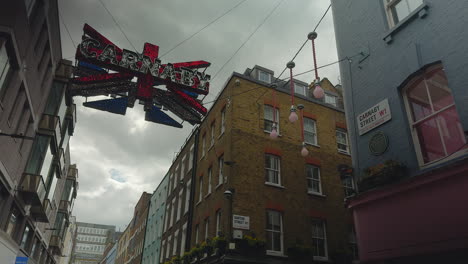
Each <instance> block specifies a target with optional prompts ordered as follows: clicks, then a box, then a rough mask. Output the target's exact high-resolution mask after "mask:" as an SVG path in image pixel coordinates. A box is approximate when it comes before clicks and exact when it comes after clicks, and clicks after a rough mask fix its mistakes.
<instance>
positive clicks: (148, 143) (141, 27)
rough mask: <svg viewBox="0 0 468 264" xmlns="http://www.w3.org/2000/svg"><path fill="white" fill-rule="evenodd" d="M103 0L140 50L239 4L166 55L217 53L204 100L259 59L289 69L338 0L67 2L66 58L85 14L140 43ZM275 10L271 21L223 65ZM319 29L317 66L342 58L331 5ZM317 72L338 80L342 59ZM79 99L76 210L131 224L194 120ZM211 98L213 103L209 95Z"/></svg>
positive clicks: (178, 37)
mask: <svg viewBox="0 0 468 264" xmlns="http://www.w3.org/2000/svg"><path fill="white" fill-rule="evenodd" d="M101 1H102V3H103V4H104V5H105V6H106V7H107V9H108V10H109V11H110V13H111V14H112V15H113V16H114V18H115V21H117V23H118V24H119V26H120V27H121V28H122V29H123V31H124V32H125V34H126V35H127V36H128V38H129V40H130V42H131V44H133V45H134V46H135V47H136V49H137V50H139V51H141V50H142V48H143V44H144V43H145V42H150V43H153V44H156V45H158V46H159V47H160V54H161V55H162V54H165V53H166V52H167V51H169V50H170V49H171V48H173V47H174V46H176V45H177V44H179V43H180V42H182V41H183V40H185V39H187V38H188V37H190V36H191V35H192V34H193V33H195V32H197V31H198V30H200V29H201V28H203V27H205V26H206V25H208V24H210V23H211V22H212V21H213V20H215V19H216V18H218V17H219V16H221V15H222V14H224V13H226V12H227V11H228V10H230V9H232V10H231V11H230V12H229V13H227V14H226V15H225V16H223V17H222V18H220V19H218V20H217V21H216V22H214V23H212V24H211V25H210V26H209V27H207V28H205V29H204V30H202V31H201V32H200V33H198V34H197V35H195V36H194V37H192V38H191V39H189V40H187V41H186V42H184V43H183V44H182V45H180V46H178V47H177V48H176V49H174V50H172V51H171V52H170V53H168V54H166V55H164V56H163V57H162V58H161V57H160V59H161V61H162V63H167V62H181V61H192V60H206V61H209V62H211V63H212V64H211V66H210V67H209V68H208V70H207V73H208V74H211V75H212V78H213V76H214V75H215V74H216V73H218V71H219V73H218V74H217V75H216V77H215V78H214V80H212V82H211V86H210V87H211V91H210V95H208V96H207V98H205V100H204V101H205V102H209V101H212V100H213V99H214V98H215V97H216V95H217V94H218V92H219V91H220V89H221V88H222V85H223V84H224V83H225V82H226V80H227V78H228V77H229V76H230V75H231V74H232V72H234V71H236V72H240V73H243V72H244V70H245V69H246V68H247V67H250V68H251V67H253V66H254V65H256V64H257V65H261V66H263V67H266V68H269V69H272V70H274V72H275V75H278V74H279V73H281V71H282V70H283V69H284V67H285V65H286V63H287V62H288V61H289V60H291V59H292V57H293V56H294V54H295V53H296V51H297V50H298V49H299V47H300V46H301V45H302V43H303V42H304V41H305V40H306V38H307V34H308V33H309V32H310V31H312V30H313V29H314V27H315V25H316V24H317V22H318V21H319V19H320V17H321V16H322V15H323V13H324V12H325V10H326V9H327V7H328V5H329V4H330V0H315V1H310V0H236V1H233V0H197V1H188V0H170V1H168V0H135V1H128V0H67V1H59V5H60V13H61V14H60V15H61V25H60V26H61V37H62V46H63V57H64V58H67V59H73V55H74V53H75V47H74V46H75V45H77V44H78V43H79V41H80V40H81V35H82V28H83V25H84V23H88V24H89V25H91V26H92V27H94V28H95V29H97V30H98V31H99V32H100V33H102V34H103V35H104V36H106V37H107V38H109V39H110V40H111V41H113V42H114V43H116V44H117V45H118V46H119V47H121V48H127V49H130V50H131V49H132V45H131V44H130V43H129V41H127V39H126V38H125V36H124V35H123V34H122V32H121V31H120V30H119V26H117V25H116V23H115V22H114V20H113V18H112V17H111V16H110V15H109V13H107V11H106V9H104V7H103V5H102V4H101ZM277 5H279V6H278V7H277V8H276V9H275V7H276V6H277ZM234 7H235V8H234ZM273 9H274V12H273V13H272V14H271V16H270V17H269V18H268V19H267V20H266V21H265V23H264V24H263V25H262V26H261V27H260V28H258V30H257V31H256V33H255V34H253V35H252V36H251V38H250V39H249V40H248V41H247V42H246V43H245V44H244V45H243V46H242V48H241V49H240V50H239V52H238V53H237V54H236V55H235V56H234V57H233V58H232V60H231V61H230V62H229V63H227V64H226V65H225V66H224V68H222V66H223V65H224V64H225V63H226V62H227V61H228V59H229V58H230V57H231V56H233V54H234V53H235V52H236V50H238V49H239V48H240V47H241V45H242V44H243V43H244V42H245V41H246V40H247V39H248V38H249V36H250V35H251V34H252V33H253V32H254V31H255V30H256V29H257V27H259V25H260V24H261V23H262V22H263V21H264V20H265V18H266V17H267V16H268V14H269V13H270V12H271V11H272V10H273ZM64 25H66V27H67V28H68V30H69V32H70V35H71V38H70V36H69V35H68V33H67V31H66V29H65V26H64ZM317 33H318V35H319V37H318V39H317V52H318V65H319V66H320V65H324V64H327V63H330V62H334V61H336V60H337V55H336V47H335V36H334V31H333V18H332V13H331V11H329V13H328V14H327V16H326V17H325V19H324V20H323V22H322V24H321V25H320V27H319V28H318V29H317ZM295 63H296V68H294V72H295V73H300V72H304V71H307V70H310V69H312V68H313V62H312V51H311V45H310V43H308V44H307V45H306V46H305V47H304V49H303V51H302V52H301V53H300V54H299V56H298V57H297V58H296V59H295ZM221 68H222V69H221ZM220 69H221V71H220ZM319 75H320V76H321V77H322V78H323V77H327V78H328V79H329V80H331V81H332V83H334V84H336V83H338V78H339V77H338V76H339V70H338V66H337V65H334V66H331V67H327V68H324V69H321V70H319ZM282 77H286V75H283V76H282ZM299 79H301V80H303V81H306V82H309V83H310V82H311V81H312V80H313V79H314V78H313V75H312V73H310V74H305V75H302V76H301V77H299ZM75 101H76V104H77V106H78V123H77V127H76V130H75V135H74V136H73V137H72V139H71V153H72V162H74V163H77V164H78V168H79V182H80V189H79V192H78V198H77V200H76V203H75V208H74V214H75V215H76V216H77V220H78V221H84V222H93V223H101V224H111V225H116V226H117V227H118V228H120V229H123V228H124V227H125V225H126V224H127V223H128V222H129V221H130V219H131V217H132V215H133V208H134V205H135V204H136V202H137V200H138V198H139V197H140V195H141V193H142V192H143V191H146V192H150V193H151V192H153V191H154V189H155V188H156V187H157V185H158V184H159V182H160V180H161V179H162V177H163V176H164V175H165V173H166V172H167V170H168V168H169V166H170V164H171V162H172V160H173V158H174V157H175V155H176V153H177V152H178V151H179V149H180V147H181V146H182V144H183V143H184V141H185V138H186V137H187V136H188V135H189V134H190V132H191V130H192V129H193V127H191V126H190V125H189V124H187V123H184V128H183V129H177V128H172V127H167V126H162V125H158V124H154V123H148V122H145V121H144V112H143V109H142V106H140V105H138V104H136V105H135V107H134V108H133V109H128V111H127V115H126V116H120V115H114V114H110V113H106V112H101V111H97V110H93V109H90V108H85V107H83V106H82V102H83V99H82V98H75ZM205 106H206V107H207V108H209V107H211V104H206V105H205Z"/></svg>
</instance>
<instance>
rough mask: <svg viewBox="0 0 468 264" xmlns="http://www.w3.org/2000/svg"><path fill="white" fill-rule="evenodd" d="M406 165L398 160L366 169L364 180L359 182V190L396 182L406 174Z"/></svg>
mask: <svg viewBox="0 0 468 264" xmlns="http://www.w3.org/2000/svg"><path fill="white" fill-rule="evenodd" d="M405 170H406V167H405V166H404V165H403V164H401V163H400V162H398V161H396V160H387V161H385V162H383V163H380V164H377V165H375V166H371V167H368V168H366V169H364V177H363V180H361V181H360V182H359V190H360V191H367V190H370V189H373V188H375V187H378V186H381V185H385V184H388V183H392V182H395V181H397V180H399V179H401V178H403V177H404V176H405Z"/></svg>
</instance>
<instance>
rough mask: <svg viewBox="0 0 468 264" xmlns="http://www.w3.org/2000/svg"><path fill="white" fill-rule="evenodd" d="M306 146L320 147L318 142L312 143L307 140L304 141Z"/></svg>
mask: <svg viewBox="0 0 468 264" xmlns="http://www.w3.org/2000/svg"><path fill="white" fill-rule="evenodd" d="M305 143H306V145H307V146H312V147H316V148H320V145H318V144H312V143H308V142H305Z"/></svg>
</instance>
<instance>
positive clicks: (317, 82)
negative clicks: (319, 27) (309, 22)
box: [307, 32, 325, 99]
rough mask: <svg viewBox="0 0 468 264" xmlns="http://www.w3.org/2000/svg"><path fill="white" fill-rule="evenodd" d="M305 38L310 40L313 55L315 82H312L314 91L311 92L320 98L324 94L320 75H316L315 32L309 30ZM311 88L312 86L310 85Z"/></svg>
mask: <svg viewBox="0 0 468 264" xmlns="http://www.w3.org/2000/svg"><path fill="white" fill-rule="evenodd" d="M307 38H308V39H310V40H311V41H312V55H313V57H314V70H315V84H314V86H315V87H314V91H313V92H312V93H313V95H314V97H315V98H317V99H322V98H323V96H325V92H324V91H323V88H322V87H320V77H319V76H318V69H317V55H316V53H315V39H316V38H317V32H310V33H309V34H308V35H307ZM311 88H312V87H311Z"/></svg>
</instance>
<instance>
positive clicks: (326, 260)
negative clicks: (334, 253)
mask: <svg viewBox="0 0 468 264" xmlns="http://www.w3.org/2000/svg"><path fill="white" fill-rule="evenodd" d="M314 261H320V262H330V260H329V259H328V257H315V256H314Z"/></svg>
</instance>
